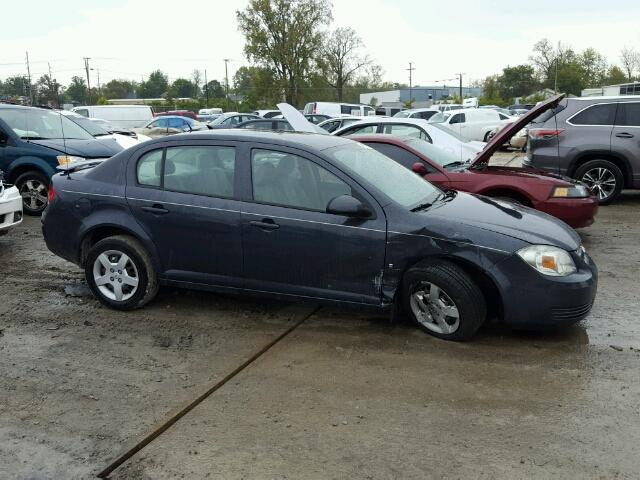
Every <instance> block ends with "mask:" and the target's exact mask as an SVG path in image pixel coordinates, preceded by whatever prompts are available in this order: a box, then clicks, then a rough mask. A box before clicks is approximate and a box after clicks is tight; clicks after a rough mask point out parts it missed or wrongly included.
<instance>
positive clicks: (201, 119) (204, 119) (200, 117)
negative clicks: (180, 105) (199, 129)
mask: <svg viewBox="0 0 640 480" xmlns="http://www.w3.org/2000/svg"><path fill="white" fill-rule="evenodd" d="M220 116H222V114H221V113H212V114H209V115H203V114H198V115H197V117H196V118H197V120H198V121H199V122H202V123H211V122H213V121H214V120H215V119H216V118H218V117H220Z"/></svg>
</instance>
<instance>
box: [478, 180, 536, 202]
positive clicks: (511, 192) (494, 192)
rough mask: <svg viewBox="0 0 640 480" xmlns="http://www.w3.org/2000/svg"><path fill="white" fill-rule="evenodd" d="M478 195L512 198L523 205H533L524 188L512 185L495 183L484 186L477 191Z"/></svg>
mask: <svg viewBox="0 0 640 480" xmlns="http://www.w3.org/2000/svg"><path fill="white" fill-rule="evenodd" d="M478 194H480V195H485V196H487V197H506V198H514V199H515V200H518V201H519V202H520V203H522V204H523V205H524V206H527V207H533V199H532V198H531V196H530V195H529V194H527V193H526V192H525V191H524V190H521V189H520V188H517V187H513V186H510V185H509V186H505V185H496V186H491V187H486V188H484V189H482V190H481V191H479V192H478Z"/></svg>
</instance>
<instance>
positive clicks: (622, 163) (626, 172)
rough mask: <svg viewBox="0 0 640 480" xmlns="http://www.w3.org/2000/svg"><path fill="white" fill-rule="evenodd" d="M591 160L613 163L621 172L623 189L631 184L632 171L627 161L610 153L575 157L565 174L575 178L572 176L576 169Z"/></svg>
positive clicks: (593, 153) (594, 153) (586, 154)
mask: <svg viewBox="0 0 640 480" xmlns="http://www.w3.org/2000/svg"><path fill="white" fill-rule="evenodd" d="M591 160H606V161H609V162H611V163H613V164H614V165H615V166H617V167H618V168H619V169H620V171H621V172H622V177H623V178H624V187H631V183H632V182H633V169H632V168H631V164H630V163H629V160H627V159H626V158H625V157H623V156H622V155H619V154H617V153H615V152H611V151H606V152H590V153H585V154H582V155H580V156H578V157H576V158H575V159H573V161H572V162H571V165H570V166H569V169H568V170H567V174H568V175H569V176H570V177H572V178H575V177H574V175H575V174H576V171H577V170H578V168H580V166H581V165H584V164H585V163H587V162H589V161H591Z"/></svg>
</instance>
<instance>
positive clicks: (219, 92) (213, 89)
mask: <svg viewBox="0 0 640 480" xmlns="http://www.w3.org/2000/svg"><path fill="white" fill-rule="evenodd" d="M241 68H246V67H241ZM204 90H205V91H207V90H208V91H209V97H210V98H223V97H224V87H223V86H222V84H221V83H220V82H219V81H218V80H209V82H208V83H207V84H206V85H205V87H204Z"/></svg>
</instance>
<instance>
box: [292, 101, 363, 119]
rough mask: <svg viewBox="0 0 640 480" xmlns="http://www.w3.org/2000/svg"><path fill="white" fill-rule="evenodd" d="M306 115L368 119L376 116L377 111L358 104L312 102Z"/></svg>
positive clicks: (306, 110) (306, 108)
mask: <svg viewBox="0 0 640 480" xmlns="http://www.w3.org/2000/svg"><path fill="white" fill-rule="evenodd" d="M304 113H305V114H306V115H329V116H330V117H339V116H341V115H351V116H353V117H368V116H371V115H375V114H376V111H375V109H374V108H373V107H372V106H370V105H361V104H358V103H337V102H311V103H307V104H306V105H305V106H304Z"/></svg>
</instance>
